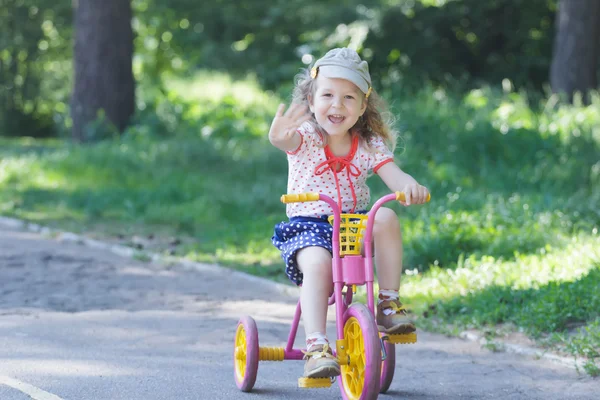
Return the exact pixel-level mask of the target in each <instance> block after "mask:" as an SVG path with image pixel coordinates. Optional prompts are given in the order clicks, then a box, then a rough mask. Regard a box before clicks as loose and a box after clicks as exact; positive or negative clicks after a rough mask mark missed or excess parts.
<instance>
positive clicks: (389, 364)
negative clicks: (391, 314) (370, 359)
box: [379, 340, 396, 393]
mask: <svg viewBox="0 0 600 400" xmlns="http://www.w3.org/2000/svg"><path fill="white" fill-rule="evenodd" d="M383 343H384V346H385V352H386V353H387V357H386V359H385V360H383V361H382V362H381V380H380V382H379V393H385V392H387V391H388V389H389V388H390V385H391V384H392V380H394V370H395V369H396V345H394V344H393V343H390V342H388V341H387V340H384V342H383Z"/></svg>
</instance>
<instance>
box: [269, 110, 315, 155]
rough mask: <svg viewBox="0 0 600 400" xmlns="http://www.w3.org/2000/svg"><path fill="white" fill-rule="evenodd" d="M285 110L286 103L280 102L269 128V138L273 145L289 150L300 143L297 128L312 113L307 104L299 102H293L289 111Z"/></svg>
mask: <svg viewBox="0 0 600 400" xmlns="http://www.w3.org/2000/svg"><path fill="white" fill-rule="evenodd" d="M284 111H285V104H280V105H279V107H278V108H277V113H276V114H275V118H273V122H272V123H271V129H269V140H270V141H271V143H272V144H273V146H275V147H277V148H279V149H281V150H284V151H289V150H293V149H294V148H297V147H298V146H299V145H300V137H299V136H298V135H297V134H296V130H297V129H298V128H299V127H300V125H302V124H303V123H305V122H306V121H308V120H309V119H310V118H311V115H310V114H309V113H308V108H307V107H306V106H304V105H301V104H297V103H293V104H292V105H291V106H290V107H289V108H288V109H287V111H285V112H284Z"/></svg>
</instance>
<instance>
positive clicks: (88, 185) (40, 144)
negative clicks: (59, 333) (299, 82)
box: [0, 74, 600, 375]
mask: <svg viewBox="0 0 600 400" xmlns="http://www.w3.org/2000/svg"><path fill="white" fill-rule="evenodd" d="M215 83H218V85H217V86H215ZM215 88H218V90H217V89H215ZM143 89H144V88H142V89H141V90H140V93H141V96H140V98H139V102H140V108H141V109H142V110H141V111H140V112H139V113H138V115H137V118H136V122H135V124H134V125H133V126H132V127H131V128H130V129H129V130H128V131H127V132H126V133H125V135H123V137H121V138H114V139H110V140H104V141H100V142H97V143H95V144H91V145H88V146H85V147H80V146H74V145H72V144H69V143H67V142H64V141H42V140H39V141H35V140H31V139H14V140H6V139H0V214H3V215H10V216H16V217H19V218H23V219H26V220H30V221H34V222H38V223H42V224H46V225H51V226H55V227H60V228H62V229H68V230H72V231H75V232H88V233H91V234H92V235H94V236H96V237H104V238H107V239H115V238H120V239H121V240H122V241H123V242H125V243H128V242H131V240H130V238H131V237H133V236H140V237H153V238H155V239H154V241H155V242H156V243H158V244H157V245H155V247H153V248H151V249H143V250H141V251H140V253H139V254H140V256H139V257H141V258H144V259H145V258H146V256H145V254H146V253H145V252H146V251H164V252H165V253H169V254H173V253H174V254H176V255H179V256H184V257H188V258H190V259H194V260H199V261H205V262H218V263H221V264H224V265H227V266H230V267H232V268H237V269H241V270H244V271H247V272H250V273H253V274H257V275H261V276H265V277H268V278H270V279H274V280H278V281H286V278H285V276H284V274H283V268H282V265H281V260H280V257H279V254H278V252H277V251H276V249H275V248H274V247H273V246H272V245H271V243H270V236H271V234H272V228H273V225H274V224H275V223H277V222H279V221H280V220H282V219H284V218H285V209H284V206H283V205H282V204H281V203H280V202H279V196H280V195H281V194H282V193H283V191H284V190H285V187H286V179H287V165H286V161H285V156H284V155H283V154H282V153H281V152H279V151H278V150H276V149H274V148H273V147H272V146H271V145H270V144H269V143H268V141H267V140H266V134H267V131H268V127H269V123H270V116H271V115H272V114H273V112H274V110H275V108H276V106H277V104H278V103H279V101H280V98H278V97H277V96H276V95H274V94H269V93H264V92H262V91H261V90H260V89H259V88H258V86H257V85H256V84H254V83H253V82H252V80H247V81H238V82H233V81H231V80H230V79H229V78H227V77H226V76H223V75H218V74H212V75H211V74H202V75H200V76H198V77H197V78H196V79H194V80H193V81H192V82H181V81H174V82H173V83H172V84H171V85H170V86H169V91H168V93H166V95H164V96H156V95H153V97H152V96H148V95H145V94H144V93H145V92H144V90H143ZM180 93H183V94H184V95H182V94H180ZM387 96H388V97H389V98H393V99H396V100H395V101H394V102H393V103H392V106H393V110H394V112H395V113H396V114H397V115H398V117H399V122H398V127H399V128H400V129H401V132H402V141H401V145H400V146H399V148H398V151H397V160H398V162H399V163H400V165H401V166H402V167H403V168H404V169H405V170H406V171H407V172H409V173H411V174H413V175H414V176H415V177H416V178H417V179H418V180H420V181H422V182H423V183H425V184H426V185H427V186H428V187H429V188H430V189H431V192H432V196H433V198H432V201H431V203H429V204H428V205H426V206H417V207H409V208H403V207H400V206H399V205H395V206H393V207H394V208H395V209H396V210H397V211H398V213H399V214H400V218H401V222H402V224H403V233H404V240H405V257H404V259H405V272H406V273H405V276H404V278H403V286H402V295H403V298H404V300H405V301H407V302H408V303H410V305H411V306H412V307H413V308H414V309H415V312H416V313H417V314H418V315H419V316H420V318H419V320H420V321H419V324H420V326H424V327H429V328H430V329H436V330H443V331H447V332H458V331H460V330H462V329H466V328H480V329H484V330H489V329H492V328H493V327H496V326H514V327H515V329H520V330H522V331H524V332H526V333H527V334H528V335H530V336H531V337H533V338H535V339H536V340H538V341H539V342H540V343H542V344H544V345H546V346H550V347H552V348H555V349H561V350H562V351H565V352H568V353H571V354H573V355H575V356H577V357H580V358H584V359H585V362H586V364H585V365H586V367H585V370H586V372H587V373H589V374H590V375H597V374H598V365H599V363H600V361H599V360H600V357H599V356H598V349H599V348H600V336H599V335H600V334H599V329H598V323H599V322H598V321H599V320H600V311H599V310H600V297H599V295H598V294H597V293H598V290H597V288H598V287H600V255H599V251H600V250H598V249H599V247H598V245H597V243H598V242H599V240H598V239H599V238H598V228H599V226H600V190H599V189H598V185H599V183H600V159H599V157H598V154H600V130H599V129H598V126H600V101H599V100H598V99H597V98H596V99H594V101H593V103H592V104H591V105H589V106H583V105H576V106H567V105H560V104H558V103H556V102H555V99H554V98H552V97H550V98H547V99H540V100H536V101H535V102H534V101H533V100H530V99H528V98H527V95H526V94H519V93H513V92H509V93H503V92H501V91H497V90H494V89H491V88H482V89H480V90H476V91H472V92H471V93H469V94H468V95H467V96H464V97H463V96H458V95H454V94H452V93H446V92H444V91H442V90H439V89H436V88H424V89H423V90H422V91H421V92H420V93H417V94H415V95H412V96H406V95H404V94H402V93H393V92H390V93H387ZM371 186H372V189H373V197H374V198H376V197H377V196H380V195H383V194H385V193H386V189H385V188H384V186H383V184H382V183H381V182H378V181H377V180H376V178H375V180H372V182H371ZM156 238H177V244H176V245H171V244H168V243H169V242H172V240H171V239H169V240H162V241H161V240H158V239H156Z"/></svg>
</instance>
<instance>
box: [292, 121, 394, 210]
mask: <svg viewBox="0 0 600 400" xmlns="http://www.w3.org/2000/svg"><path fill="white" fill-rule="evenodd" d="M298 133H299V134H300V137H301V140H302V141H301V143H300V146H299V147H298V149H296V150H294V151H290V152H287V157H288V168H289V171H288V187H287V193H307V192H316V193H321V194H326V195H328V196H330V197H331V198H332V199H334V200H335V201H337V203H338V205H340V204H341V208H342V212H346V213H347V212H350V213H351V212H355V211H358V210H365V209H367V207H368V206H369V202H370V200H371V198H370V197H371V194H370V191H369V187H368V186H367V177H369V176H370V175H372V174H373V173H377V170H378V169H379V168H381V167H382V166H383V165H385V164H387V163H389V162H393V161H394V154H393V153H392V151H390V149H388V147H387V146H386V145H385V143H384V142H383V140H382V139H381V138H379V137H376V138H373V139H371V140H370V143H369V144H370V146H367V145H365V144H364V143H361V140H359V137H358V135H355V136H353V138H352V147H351V149H350V152H349V153H348V154H347V155H346V156H344V157H336V156H335V155H333V154H332V153H331V150H330V149H329V146H323V137H322V135H321V133H319V132H316V131H315V130H314V129H313V128H312V126H311V125H310V124H308V123H305V124H304V125H302V127H300V128H299V129H298ZM336 167H337V168H336ZM336 169H337V170H336ZM340 197H341V201H340ZM286 212H287V216H288V218H291V217H296V216H305V217H320V216H322V215H331V214H332V213H333V210H331V207H330V206H329V205H328V204H326V203H324V202H321V201H315V202H307V203H291V204H288V205H287V210H286Z"/></svg>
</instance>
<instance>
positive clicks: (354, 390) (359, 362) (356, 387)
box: [339, 304, 381, 400]
mask: <svg viewBox="0 0 600 400" xmlns="http://www.w3.org/2000/svg"><path fill="white" fill-rule="evenodd" d="M344 339H346V342H347V350H346V351H347V356H348V360H349V363H348V364H346V363H344V361H345V360H340V361H341V369H342V371H341V372H342V373H341V376H340V378H341V379H339V384H340V389H341V391H342V397H343V398H344V399H345V400H370V399H376V398H377V395H378V393H379V381H380V379H381V343H380V340H379V332H378V331H377V324H376V323H375V319H374V318H373V314H371V312H369V310H368V309H367V307H365V306H364V305H363V304H354V305H352V306H351V307H350V308H348V310H346V312H345V313H344Z"/></svg>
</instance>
